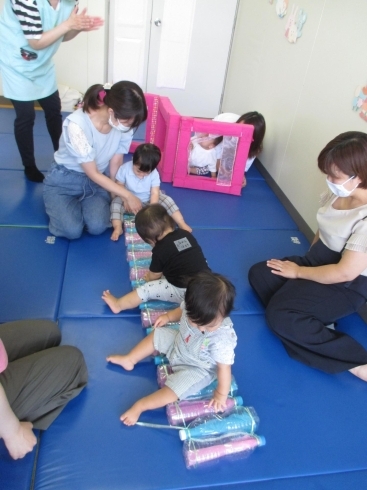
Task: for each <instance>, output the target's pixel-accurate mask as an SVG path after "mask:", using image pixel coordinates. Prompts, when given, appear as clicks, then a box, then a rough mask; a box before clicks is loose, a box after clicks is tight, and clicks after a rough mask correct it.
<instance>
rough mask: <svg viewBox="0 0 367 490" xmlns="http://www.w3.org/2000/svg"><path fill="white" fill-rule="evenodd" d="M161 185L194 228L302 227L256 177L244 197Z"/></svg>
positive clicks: (256, 228)
mask: <svg viewBox="0 0 367 490" xmlns="http://www.w3.org/2000/svg"><path fill="white" fill-rule="evenodd" d="M250 170H251V169H250ZM161 188H162V189H163V190H164V191H165V192H166V194H167V195H169V196H170V197H172V199H174V201H175V202H176V204H177V205H178V207H179V208H180V211H181V212H182V214H183V216H184V218H185V221H186V223H188V224H189V225H190V226H191V227H192V228H214V229H215V228H223V229H239V230H247V229H249V230H281V229H283V230H297V229H298V227H297V225H296V223H295V222H294V221H293V219H292V218H291V217H290V215H289V214H288V213H287V211H286V210H285V208H284V207H283V205H282V204H281V203H280V201H279V199H278V198H277V197H276V196H275V194H274V193H273V191H272V190H271V189H270V187H269V186H268V184H267V183H266V182H265V181H264V180H261V179H254V180H252V181H251V183H249V184H248V185H247V186H246V187H245V188H244V189H243V190H242V195H241V196H232V195H229V194H220V193H217V192H207V191H198V190H195V189H184V188H182V187H173V186H172V185H171V184H162V185H161Z"/></svg>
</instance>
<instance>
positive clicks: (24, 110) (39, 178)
mask: <svg viewBox="0 0 367 490" xmlns="http://www.w3.org/2000/svg"><path fill="white" fill-rule="evenodd" d="M11 102H12V104H13V106H14V109H15V114H16V118H15V120H14V136H15V141H16V143H17V146H18V150H19V153H20V156H21V159H22V163H23V166H24V173H25V175H26V177H27V179H28V180H31V181H32V182H43V179H44V178H45V177H44V175H43V174H42V173H41V172H40V171H39V170H38V168H37V167H36V160H35V158H34V143H33V126H34V120H35V117H36V114H35V110H34V101H33V100H30V101H21V100H13V99H11Z"/></svg>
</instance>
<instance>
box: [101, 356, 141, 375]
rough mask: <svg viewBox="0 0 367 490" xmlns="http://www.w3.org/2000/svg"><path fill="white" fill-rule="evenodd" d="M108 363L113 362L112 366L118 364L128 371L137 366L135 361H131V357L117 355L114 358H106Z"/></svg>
mask: <svg viewBox="0 0 367 490" xmlns="http://www.w3.org/2000/svg"><path fill="white" fill-rule="evenodd" d="M106 361H107V362H111V363H112V364H118V365H119V366H121V367H123V368H124V369H125V370H126V371H132V370H133V369H134V366H135V364H134V363H133V361H132V360H131V359H130V357H129V356H128V355H127V356H121V355H119V354H115V355H113V356H108V357H107V358H106Z"/></svg>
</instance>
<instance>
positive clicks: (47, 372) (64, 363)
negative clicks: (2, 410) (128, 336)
mask: <svg viewBox="0 0 367 490" xmlns="http://www.w3.org/2000/svg"><path fill="white" fill-rule="evenodd" d="M0 338H1V340H2V341H3V343H4V346H5V349H6V351H7V354H8V360H9V363H8V366H7V368H6V369H5V371H3V372H2V373H1V374H0V383H1V385H2V386H3V388H4V391H5V393H6V396H7V398H8V401H9V404H10V406H11V408H12V410H13V412H14V413H15V415H16V416H17V417H18V419H19V420H21V421H29V422H32V423H33V426H34V427H35V428H36V429H43V430H44V429H47V428H48V427H49V425H50V424H51V423H52V422H53V421H54V419H55V418H56V417H57V416H58V415H59V413H60V412H61V411H62V409H63V408H64V406H65V405H66V404H67V403H68V402H69V401H70V400H71V399H72V398H74V397H75V396H77V395H78V394H79V393H80V392H81V390H82V389H83V388H84V386H85V385H86V384H87V380H88V373H87V367H86V365H85V361H84V357H83V354H82V353H81V352H80V350H79V349H77V348H76V347H72V346H67V345H64V346H59V343H60V341H61V334H60V330H59V329H58V327H57V325H56V324H55V323H54V322H51V321H48V320H22V321H17V322H9V323H4V324H2V325H0Z"/></svg>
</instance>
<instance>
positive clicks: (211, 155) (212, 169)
mask: <svg viewBox="0 0 367 490" xmlns="http://www.w3.org/2000/svg"><path fill="white" fill-rule="evenodd" d="M217 140H218V138H216V137H213V136H212V135H209V134H208V133H193V134H192V135H191V139H190V144H189V147H188V169H187V171H188V173H189V174H190V175H200V176H201V177H213V178H216V176H217V152H216V147H217V146H218V144H219V141H217Z"/></svg>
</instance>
